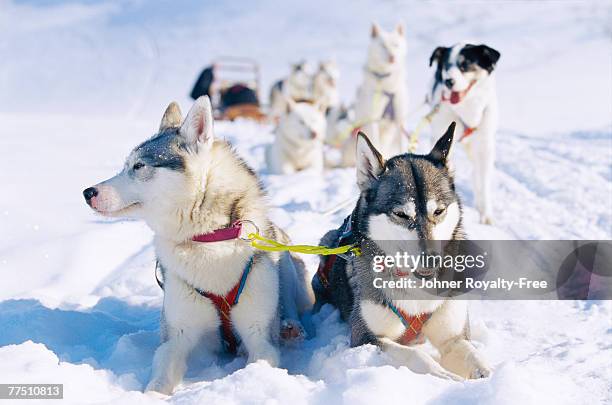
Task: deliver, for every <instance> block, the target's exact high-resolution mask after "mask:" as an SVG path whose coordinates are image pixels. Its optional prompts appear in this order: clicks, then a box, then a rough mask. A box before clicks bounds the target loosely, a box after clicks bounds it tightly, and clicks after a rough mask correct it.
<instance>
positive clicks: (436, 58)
mask: <svg viewBox="0 0 612 405" xmlns="http://www.w3.org/2000/svg"><path fill="white" fill-rule="evenodd" d="M448 49H449V48H446V47H444V46H439V47H437V48H436V49H435V50H434V51H433V53H432V54H431V56H430V57H429V66H431V65H433V63H434V62H436V63H437V64H438V65H439V64H440V63H441V62H442V58H444V55H445V54H446V52H448Z"/></svg>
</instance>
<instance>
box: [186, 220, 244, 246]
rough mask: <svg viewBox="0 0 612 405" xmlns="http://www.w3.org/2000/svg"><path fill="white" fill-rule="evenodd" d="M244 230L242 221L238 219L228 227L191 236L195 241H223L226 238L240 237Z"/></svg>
mask: <svg viewBox="0 0 612 405" xmlns="http://www.w3.org/2000/svg"><path fill="white" fill-rule="evenodd" d="M241 231H242V221H236V222H234V223H232V225H231V226H230V227H228V228H221V229H215V230H214V231H212V232H209V233H202V234H200V235H195V236H194V237H193V238H191V240H192V241H194V242H203V243H206V242H221V241H224V240H231V239H238V238H239V237H240V232H241Z"/></svg>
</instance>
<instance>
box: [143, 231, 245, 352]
mask: <svg viewBox="0 0 612 405" xmlns="http://www.w3.org/2000/svg"><path fill="white" fill-rule="evenodd" d="M241 231H242V222H241V221H236V222H234V223H233V224H232V225H231V226H230V227H228V228H221V229H216V230H214V231H212V232H210V233H205V234H200V235H195V236H194V237H193V238H191V240H192V241H194V242H201V243H207V242H221V241H225V240H231V239H238V238H239V237H240V232H241ZM253 261H254V257H253V256H251V258H250V259H249V261H248V263H247V265H246V266H245V268H244V270H243V271H242V276H241V277H240V280H238V282H237V283H236V285H234V286H233V287H232V288H231V289H230V290H229V291H228V292H227V293H226V294H225V295H217V294H214V293H211V292H208V291H203V290H200V289H199V288H197V287H194V290H195V291H196V292H197V293H198V294H200V295H201V296H202V297H204V298H208V299H209V300H210V301H211V302H212V303H213V305H214V306H215V308H216V309H217V314H218V315H219V319H220V321H221V325H220V328H219V329H220V331H221V338H222V339H223V343H224V345H225V349H226V350H227V351H228V352H230V353H236V351H237V349H238V339H237V337H236V335H235V334H234V331H233V328H232V316H231V315H232V308H233V307H234V306H235V305H236V304H238V299H239V298H240V294H242V290H243V289H244V286H245V284H246V281H247V278H248V277H249V272H250V271H251V268H252V267H253ZM158 268H159V261H158V262H157V263H156V266H155V279H156V280H157V284H159V286H160V287H161V289H162V290H163V289H164V283H163V282H162V281H161V280H160V278H159V277H158V275H157V270H158Z"/></svg>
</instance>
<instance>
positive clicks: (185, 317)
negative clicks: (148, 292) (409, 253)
mask: <svg viewBox="0 0 612 405" xmlns="http://www.w3.org/2000/svg"><path fill="white" fill-rule="evenodd" d="M84 196H85V199H86V201H87V203H88V204H89V205H90V206H91V207H92V208H93V209H94V210H95V211H97V212H98V213H100V214H102V215H104V216H110V217H127V216H130V217H138V218H142V219H144V220H145V221H146V223H147V224H148V226H149V227H150V228H151V229H152V230H153V231H154V232H155V236H154V245H155V251H156V255H157V258H158V261H159V264H160V266H161V269H162V274H163V289H164V302H163V310H162V317H161V328H160V330H161V335H162V336H161V345H160V346H159V348H158V349H157V351H156V353H155V357H154V360H153V368H152V376H151V381H150V383H149V384H148V386H147V390H153V391H158V392H161V393H164V394H169V393H171V392H172V391H173V389H174V387H175V386H176V385H177V384H178V383H179V382H180V381H181V378H182V377H183V375H184V373H185V371H186V364H187V358H188V355H189V354H190V352H192V350H193V349H194V348H196V346H198V347H199V348H204V350H208V351H211V352H213V351H218V350H219V349H221V348H222V347H223V343H226V344H231V343H232V341H230V337H231V338H232V339H234V340H233V342H234V343H235V344H236V345H235V346H237V347H236V348H237V350H238V351H246V353H247V354H248V361H249V362H252V361H256V360H260V359H263V360H267V361H268V362H269V363H270V364H271V365H273V366H277V365H278V364H279V352H278V348H277V346H276V343H277V342H278V337H279V334H280V335H281V337H286V338H296V337H297V338H299V337H300V335H303V329H302V328H301V325H300V323H299V320H298V319H299V315H300V314H301V313H302V312H304V311H306V310H309V309H310V307H311V302H312V300H311V296H310V295H311V293H309V289H308V288H307V283H306V281H305V279H304V268H303V264H302V263H301V262H299V261H296V260H294V259H293V258H292V257H291V256H289V255H288V254H282V255H278V254H269V253H263V252H256V251H254V249H253V248H252V247H251V246H250V244H249V243H248V242H246V241H244V240H243V239H241V237H244V233H247V232H249V231H254V228H255V227H256V228H258V229H259V230H260V232H261V233H262V234H263V235H265V236H267V237H269V238H272V239H277V240H280V241H284V242H285V243H286V242H288V238H287V236H286V235H285V234H284V233H283V232H282V231H281V230H279V229H278V228H277V227H276V226H275V225H274V224H273V223H272V222H271V221H270V220H269V219H268V210H267V208H266V199H265V193H264V190H263V189H262V187H261V184H260V182H259V181H258V179H257V176H256V175H255V173H254V172H253V171H252V170H251V169H250V168H249V167H248V166H247V165H246V163H245V162H244V161H243V160H242V159H241V158H240V157H238V155H237V154H236V153H235V152H234V150H233V149H232V148H231V147H230V146H229V144H227V143H226V142H224V141H221V140H216V139H215V136H214V131H213V117H212V109H211V105H210V100H209V99H208V97H200V98H199V99H197V100H196V102H195V103H194V105H193V107H192V108H191V110H190V111H189V113H188V114H187V117H186V119H185V120H184V121H183V120H182V118H181V113H180V110H179V108H178V105H177V104H176V103H172V104H170V106H169V107H168V108H167V110H166V112H165V114H164V116H163V118H162V121H161V125H160V128H159V131H158V133H157V134H155V135H154V136H153V137H152V138H150V139H148V140H147V141H145V142H143V143H142V144H140V145H139V146H137V147H136V148H135V149H134V150H133V151H132V152H131V153H130V155H129V156H128V158H127V160H126V162H125V166H124V167H123V170H122V171H121V172H120V173H119V174H117V175H116V176H114V177H112V178H110V179H108V180H106V181H103V182H101V183H99V184H96V185H95V186H93V187H90V188H87V189H86V190H85V191H84ZM240 221H242V222H240ZM240 223H242V224H244V226H245V227H249V229H248V230H244V233H243V234H242V235H241V234H240V230H239V228H237V226H238V225H236V224H240ZM232 229H233V230H236V229H238V233H237V234H233V235H229V233H231V230H232ZM228 230H229V231H230V232H229V233H228ZM202 236H203V237H202ZM194 237H195V238H194ZM232 294H233V295H232ZM229 296H231V299H230V298H227V297H229ZM238 296H239V300H238ZM228 301H232V302H229V303H228ZM226 304H227V305H226ZM230 310H231V312H230ZM220 328H221V330H220ZM220 332H222V333H220ZM236 336H237V338H236ZM238 339H239V341H238Z"/></svg>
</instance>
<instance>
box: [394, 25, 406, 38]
mask: <svg viewBox="0 0 612 405" xmlns="http://www.w3.org/2000/svg"><path fill="white" fill-rule="evenodd" d="M395 31H397V33H398V34H400V35H401V36H404V31H405V30H404V24H402V23H397V25H396V26H395Z"/></svg>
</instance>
